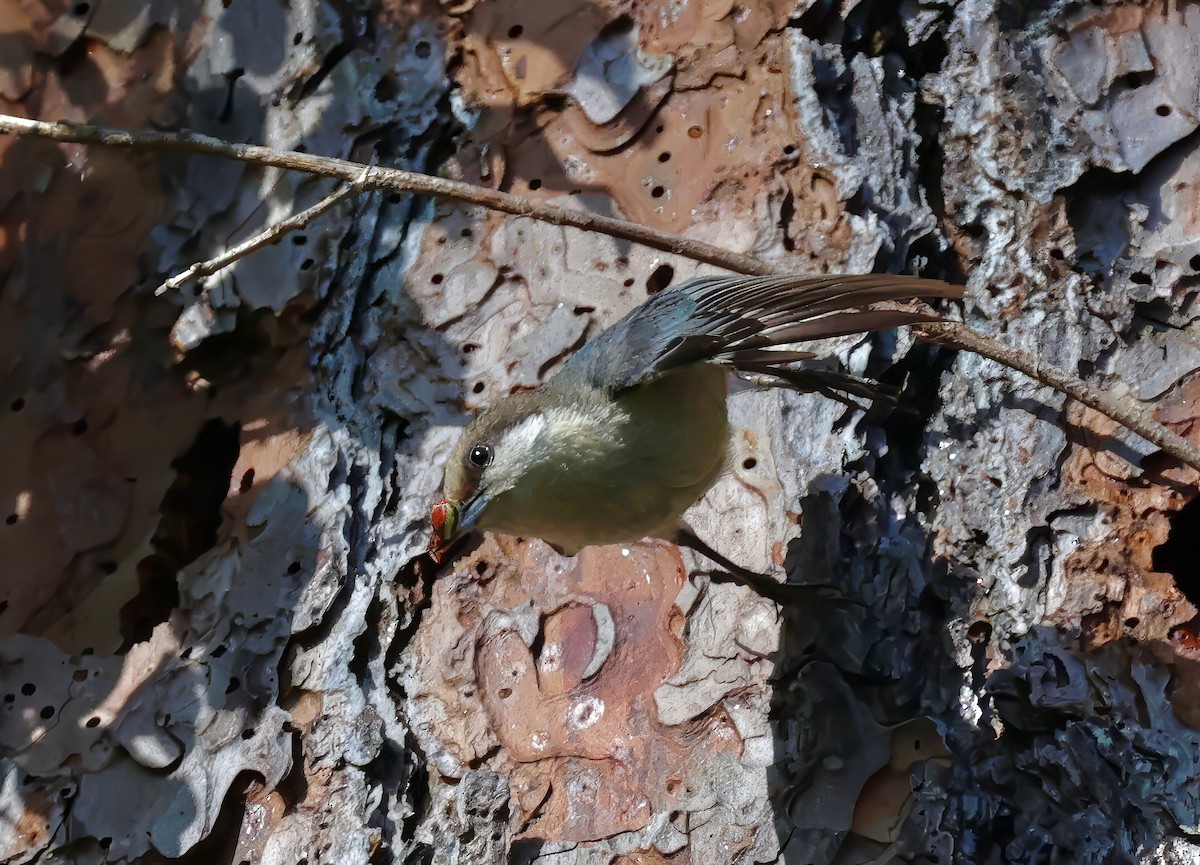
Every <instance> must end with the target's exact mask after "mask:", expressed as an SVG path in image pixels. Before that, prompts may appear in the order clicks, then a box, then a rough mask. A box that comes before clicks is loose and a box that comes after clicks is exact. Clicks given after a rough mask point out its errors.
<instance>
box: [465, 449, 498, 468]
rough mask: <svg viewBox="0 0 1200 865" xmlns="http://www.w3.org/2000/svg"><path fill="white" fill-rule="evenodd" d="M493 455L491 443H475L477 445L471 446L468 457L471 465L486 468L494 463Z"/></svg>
mask: <svg viewBox="0 0 1200 865" xmlns="http://www.w3.org/2000/svg"><path fill="white" fill-rule="evenodd" d="M493 456H494V454H493V452H492V446H491V445H475V447H473V448H471V453H470V454H469V455H468V457H467V459H469V460H470V461H471V465H473V466H475V468H478V469H486V468H487V467H488V466H490V465H491V464H492V457H493Z"/></svg>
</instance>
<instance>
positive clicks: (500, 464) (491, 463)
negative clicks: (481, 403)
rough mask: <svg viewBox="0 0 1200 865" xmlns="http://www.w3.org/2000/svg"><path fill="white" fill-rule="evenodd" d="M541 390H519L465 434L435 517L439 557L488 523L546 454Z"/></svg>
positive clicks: (433, 543)
mask: <svg viewBox="0 0 1200 865" xmlns="http://www.w3.org/2000/svg"><path fill="white" fill-rule="evenodd" d="M538 393H539V392H538V391H529V392H525V393H517V394H513V395H512V396H509V397H507V398H506V399H503V400H501V401H500V402H499V403H497V404H496V405H495V406H492V407H491V408H489V409H487V410H486V411H484V412H483V413H482V414H480V415H479V416H478V417H477V418H475V420H474V421H472V422H471V424H470V425H469V426H468V427H467V428H466V430H465V431H464V432H463V434H462V436H461V437H460V438H459V440H458V443H457V444H456V445H455V446H454V450H453V451H452V452H451V454H450V460H449V462H448V463H447V464H446V477H445V480H444V481H443V483H442V499H441V501H439V502H437V504H435V505H434V506H433V511H432V513H431V515H430V518H431V522H432V523H433V535H432V537H431V538H430V541H429V551H430V553H432V554H433V556H434V557H435V558H440V554H441V553H442V552H443V551H445V550H446V549H447V548H448V547H449V546H450V544H451V543H452V542H453V541H454V540H455V539H457V538H458V537H460V536H462V535H464V534H466V533H467V532H469V531H471V530H472V529H475V528H486V527H487V525H488V519H487V516H488V508H489V506H490V505H491V504H492V503H493V502H494V501H495V499H496V497H497V496H499V495H501V494H502V493H505V492H508V491H509V490H512V489H514V488H515V487H517V486H518V485H519V484H520V483H521V480H522V478H524V477H525V476H526V474H527V473H528V472H529V470H530V469H531V468H532V467H533V466H535V465H537V464H538V463H539V462H541V461H542V460H543V459H544V458H545V455H546V452H547V442H546V431H547V430H546V427H547V423H546V417H545V414H544V412H543V410H542V407H541V406H540V404H539V402H538V399H539V397H538Z"/></svg>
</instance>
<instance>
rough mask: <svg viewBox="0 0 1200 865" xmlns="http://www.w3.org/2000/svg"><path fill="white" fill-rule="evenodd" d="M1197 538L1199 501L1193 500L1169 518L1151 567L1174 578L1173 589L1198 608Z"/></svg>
mask: <svg viewBox="0 0 1200 865" xmlns="http://www.w3.org/2000/svg"><path fill="white" fill-rule="evenodd" d="M1197 535H1200V498H1194V499H1192V500H1191V501H1190V502H1188V503H1187V504H1186V505H1184V506H1183V507H1182V508H1180V509H1179V510H1178V512H1176V513H1175V515H1174V516H1172V517H1171V528H1170V531H1168V532H1167V539H1166V540H1165V541H1163V542H1162V543H1161V544H1159V545H1158V546H1157V547H1155V548H1154V552H1153V553H1152V554H1151V557H1150V563H1151V567H1153V568H1154V570H1156V571H1160V572H1162V573H1166V574H1170V575H1171V576H1173V577H1174V578H1175V587H1176V588H1177V589H1179V591H1180V592H1182V593H1183V596H1184V597H1185V598H1187V599H1188V600H1189V601H1191V602H1192V603H1193V604H1194V605H1197V606H1200V559H1197V558H1196V555H1195V538H1196V537H1197Z"/></svg>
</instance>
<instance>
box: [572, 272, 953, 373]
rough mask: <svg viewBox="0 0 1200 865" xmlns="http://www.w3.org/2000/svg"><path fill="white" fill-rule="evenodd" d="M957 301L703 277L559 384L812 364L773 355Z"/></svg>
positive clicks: (903, 292)
mask: <svg viewBox="0 0 1200 865" xmlns="http://www.w3.org/2000/svg"><path fill="white" fill-rule="evenodd" d="M914 297H925V298H935V297H945V298H955V299H956V298H960V297H962V286H957V285H950V284H949V283H945V282H941V281H939V280H934V279H921V278H920V277H915V276H894V275H889V274H866V275H851V276H703V277H698V278H696V279H689V280H687V281H686V282H682V283H680V284H679V285H677V286H673V287H671V288H668V289H666V290H665V291H662V292H659V293H658V294H656V295H653V296H652V297H650V299H649V300H647V301H646V302H645V303H643V304H642V305H641V306H639V307H637V308H636V309H634V310H633V311H632V312H630V313H629V314H628V315H626V316H625V317H624V318H623V319H621V320H620V321H619V322H617V324H615V325H613V326H612V327H610V328H609V329H608V330H606V331H604V333H602V334H600V335H599V336H598V337H596V338H595V339H593V340H592V341H590V342H589V343H588V344H587V345H585V346H584V347H583V348H582V349H581V350H580V351H579V352H577V353H576V354H575V356H574V357H572V358H571V360H570V361H568V362H567V365H566V366H565V367H564V368H563V369H562V371H561V372H560V373H559V375H563V376H565V377H567V378H571V377H576V376H578V377H583V378H585V379H586V380H588V381H589V382H590V383H591V384H592V385H593V386H595V387H604V388H608V389H610V390H614V391H617V390H622V389H624V388H628V387H632V386H634V385H637V384H641V383H642V382H645V381H648V380H650V379H653V378H655V377H656V376H659V375H661V374H662V373H664V372H667V371H668V370H670V369H673V368H675V367H678V366H683V365H684V364H689V363H696V362H699V361H709V362H712V363H720V364H724V365H726V366H729V367H732V368H735V369H736V368H737V367H738V366H739V363H745V364H747V365H751V364H752V365H754V366H755V367H759V368H761V367H763V366H771V365H778V364H784V363H792V362H794V361H797V360H803V359H805V358H808V357H812V356H813V355H812V354H809V353H807V352H802V351H768V349H770V348H771V347H772V346H778V345H784V344H788V343H795V342H803V341H805V340H811V339H823V338H825V337H831V336H844V335H846V334H849V333H862V332H866V331H871V330H882V329H885V328H889V327H896V326H897V325H902V324H915V323H919V322H923V321H935V320H937V318H938V317H937V316H934V315H928V314H924V313H918V312H905V311H902V310H891V309H864V308H863V307H866V306H868V305H870V304H872V303H880V302H883V301H894V300H907V299H909V298H914Z"/></svg>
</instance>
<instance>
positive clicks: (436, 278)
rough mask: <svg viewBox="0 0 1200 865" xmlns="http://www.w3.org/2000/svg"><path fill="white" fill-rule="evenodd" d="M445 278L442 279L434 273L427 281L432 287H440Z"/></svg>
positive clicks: (438, 274) (440, 275)
mask: <svg viewBox="0 0 1200 865" xmlns="http://www.w3.org/2000/svg"><path fill="white" fill-rule="evenodd" d="M445 278H446V277H444V276H443V275H442V274H440V273H435V274H434V275H433V276H431V277H429V281H430V282H432V283H433V284H434V285H441V284H442V280H443V279H445Z"/></svg>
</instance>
